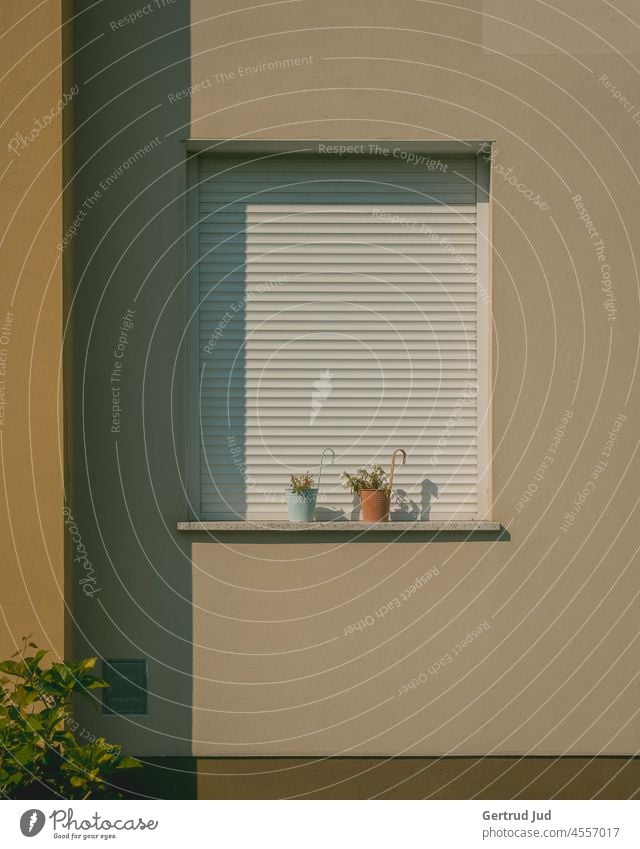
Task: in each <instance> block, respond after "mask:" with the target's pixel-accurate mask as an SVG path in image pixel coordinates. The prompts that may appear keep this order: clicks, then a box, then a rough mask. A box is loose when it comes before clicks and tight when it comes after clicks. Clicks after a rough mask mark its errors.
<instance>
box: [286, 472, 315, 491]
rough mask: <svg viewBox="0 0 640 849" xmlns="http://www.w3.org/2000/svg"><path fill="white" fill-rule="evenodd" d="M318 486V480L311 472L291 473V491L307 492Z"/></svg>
mask: <svg viewBox="0 0 640 849" xmlns="http://www.w3.org/2000/svg"><path fill="white" fill-rule="evenodd" d="M315 488H316V481H315V478H314V477H313V475H312V474H311V473H310V472H305V473H304V474H303V475H291V492H297V493H300V492H307V491H308V490H310V489H315Z"/></svg>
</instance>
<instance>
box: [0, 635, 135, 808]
mask: <svg viewBox="0 0 640 849" xmlns="http://www.w3.org/2000/svg"><path fill="white" fill-rule="evenodd" d="M28 640H29V638H28V637H25V638H24V639H23V644H22V648H21V650H20V651H18V652H16V653H15V654H14V655H13V658H17V659H16V660H13V659H12V660H5V661H3V662H2V663H0V796H2V797H4V798H25V796H26V797H27V798H29V794H30V793H33V792H34V791H37V792H38V794H39V795H40V797H42V795H43V794H45V795H46V793H47V792H49V793H51V795H55V796H62V797H63V798H65V799H89V798H113V797H114V796H115V797H117V796H118V793H117V792H116V793H114V788H113V787H111V785H110V783H109V779H110V778H111V777H112V776H113V774H114V772H115V771H116V770H121V769H129V768H130V767H138V766H141V764H140V762H139V761H137V760H136V759H135V758H128V757H122V756H121V754H120V747H119V746H114V745H111V744H109V743H107V741H106V740H105V739H104V737H98V738H95V737H90V738H89V742H88V743H79V742H78V740H77V739H76V736H75V731H76V730H77V728H78V724H77V723H76V722H75V721H74V719H73V716H72V712H71V697H72V696H74V695H82V696H89V694H90V691H91V690H96V689H99V688H101V687H108V686H109V685H108V684H107V682H106V681H102V680H100V679H99V678H96V677H95V675H93V673H92V671H91V670H92V669H93V667H94V666H95V663H96V658H95V657H90V658H87V659H86V660H79V661H68V662H65V663H52V664H51V665H50V666H48V667H47V668H46V669H44V668H43V667H42V666H41V665H40V664H41V662H42V660H43V658H44V657H45V655H46V654H47V652H46V651H45V650H44V649H38V647H37V646H36V645H35V644H34V643H31V642H28ZM30 650H33V653H31V652H30ZM83 732H84V729H83ZM31 798H38V796H34V797H31Z"/></svg>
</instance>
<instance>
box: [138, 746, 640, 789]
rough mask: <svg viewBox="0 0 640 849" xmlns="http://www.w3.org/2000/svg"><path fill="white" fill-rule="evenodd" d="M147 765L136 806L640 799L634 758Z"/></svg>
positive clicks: (174, 761) (639, 766)
mask: <svg viewBox="0 0 640 849" xmlns="http://www.w3.org/2000/svg"><path fill="white" fill-rule="evenodd" d="M143 760H144V768H143V769H142V770H132V771H131V776H130V777H128V778H127V781H130V782H131V783H130V784H128V785H127V787H126V788H125V787H123V789H125V792H126V794H127V796H130V797H131V798H140V797H152V798H164V799H188V798H198V799H296V798H299V799H371V798H381V799H472V798H474V799H516V798H519V799H632V798H636V797H637V795H638V792H639V791H640V757H633V756H619V757H596V756H565V757H547V756H516V755H514V756H492V757H432V758H425V757H395V758H382V757H342V758H340V757H337V758H306V757H298V758H290V757H276V758H254V757H237V758H151V759H149V758H147V759H143ZM134 772H135V773H136V774H135V775H134Z"/></svg>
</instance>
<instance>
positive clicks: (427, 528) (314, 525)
mask: <svg viewBox="0 0 640 849" xmlns="http://www.w3.org/2000/svg"><path fill="white" fill-rule="evenodd" d="M501 528H502V526H501V524H500V522H491V521H474V520H460V521H455V520H449V521H447V520H443V521H433V522H378V523H376V524H370V523H368V522H289V521H287V520H286V519H283V520H279V519H278V520H273V521H266V522H243V521H238V522H206V521H203V522H198V521H193V522H178V530H179V531H243V532H244V531H247V532H251V531H262V532H264V531H284V532H285V533H286V532H291V531H295V532H299V531H304V532H311V533H314V532H316V533H317V532H320V533H322V532H326V531H332V532H334V533H335V532H336V531H345V532H349V533H354V532H356V533H357V532H358V531H366V532H367V533H369V532H371V531H373V532H385V531H386V532H389V531H394V532H396V533H397V532H398V531H408V532H413V531H418V532H420V531H421V532H422V533H425V532H426V533H432V532H444V533H446V532H447V531H452V532H457V533H460V532H461V531H462V532H464V531H468V532H478V531H480V532H482V531H490V532H492V533H495V532H496V531H500V530H501Z"/></svg>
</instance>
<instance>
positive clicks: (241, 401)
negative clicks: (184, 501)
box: [198, 156, 478, 520]
mask: <svg viewBox="0 0 640 849" xmlns="http://www.w3.org/2000/svg"><path fill="white" fill-rule="evenodd" d="M445 164H446V166H447V167H446V170H440V171H429V170H428V169H427V168H424V169H420V168H419V166H408V165H406V164H405V163H403V162H400V161H397V162H396V161H391V160H390V159H388V158H385V159H384V161H378V160H371V161H368V160H357V159H354V160H339V161H337V160H333V159H332V160H325V161H322V160H318V159H306V160H305V159H301V160H296V159H289V160H287V159H283V158H277V159H274V160H259V161H254V162H242V161H240V160H232V159H224V160H217V159H215V158H214V157H208V156H201V157H200V158H199V181H200V182H199V216H200V220H199V227H198V238H199V256H200V260H199V264H198V277H199V299H200V305H199V339H200V382H199V391H200V407H199V409H200V419H199V429H200V435H201V440H202V444H201V458H200V495H201V505H200V516H201V518H202V519H211V520H216V519H219V520H230V519H249V520H251V519H255V520H261V519H276V518H285V517H286V503H285V491H286V487H287V483H288V477H289V474H291V473H292V472H302V471H306V470H307V469H310V470H312V471H315V472H317V463H318V460H319V455H320V452H321V450H322V449H323V448H325V447H332V448H334V449H335V451H336V453H337V454H338V459H337V461H336V465H335V466H328V467H326V468H325V470H324V471H323V491H322V493H321V497H320V501H319V507H320V515H321V516H322V517H323V518H335V517H336V516H337V515H338V514H342V515H344V516H346V517H348V518H350V517H351V516H352V511H353V496H352V495H351V493H349V492H347V491H346V490H344V489H343V488H342V487H341V486H340V478H339V473H340V471H341V470H342V469H347V470H350V471H353V470H354V469H355V468H357V467H358V466H360V465H363V464H365V463H368V462H371V461H379V462H382V463H383V464H384V465H385V466H388V462H389V457H390V454H391V451H392V450H393V449H394V448H396V447H402V448H405V449H406V450H407V452H408V454H409V462H408V464H407V465H406V466H404V467H400V468H399V469H397V472H396V489H401V490H403V491H404V492H405V493H406V498H407V499H408V500H409V501H410V502H412V504H413V507H412V508H411V509H412V510H413V513H412V514H411V515H407V516H406V518H416V512H415V511H417V515H418V517H420V518H425V516H424V515H423V512H422V511H423V509H424V508H425V507H428V509H429V518H452V517H454V518H475V517H476V516H477V513H478V462H477V450H478V449H477V437H478V413H477V402H476V380H477V364H478V353H477V348H478V341H477V297H478V293H477V282H476V281H477V277H476V273H477V272H476V268H477V260H478V254H477V251H478V239H477V233H476V229H477V226H476V193H477V189H476V184H475V181H476V163H475V160H474V159H472V158H469V159H468V160H461V159H452V160H446V161H445ZM314 393H315V394H314ZM392 509H393V510H396V509H399V508H398V507H394V508H392Z"/></svg>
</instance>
